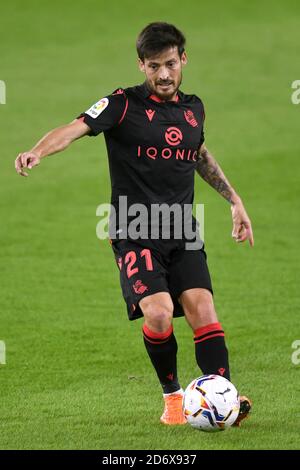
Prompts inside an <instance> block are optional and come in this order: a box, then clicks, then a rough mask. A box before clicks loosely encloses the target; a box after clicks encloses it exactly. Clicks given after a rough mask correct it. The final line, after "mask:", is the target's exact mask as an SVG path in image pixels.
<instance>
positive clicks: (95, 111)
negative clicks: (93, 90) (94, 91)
mask: <svg viewBox="0 0 300 470" xmlns="http://www.w3.org/2000/svg"><path fill="white" fill-rule="evenodd" d="M108 103H109V99H108V98H102V99H101V100H99V101H97V103H95V104H93V106H92V107H91V108H90V109H88V110H87V111H86V112H85V114H88V115H89V116H91V117H92V118H93V119H96V118H97V117H98V116H100V114H101V113H102V112H103V111H104V110H105V108H107V106H108Z"/></svg>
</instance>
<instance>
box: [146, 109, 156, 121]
mask: <svg viewBox="0 0 300 470" xmlns="http://www.w3.org/2000/svg"><path fill="white" fill-rule="evenodd" d="M145 111H146V114H147V116H148V119H149V121H150V122H151V121H152V119H153V116H154V114H155V111H154V109H145Z"/></svg>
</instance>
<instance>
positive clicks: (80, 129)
mask: <svg viewBox="0 0 300 470" xmlns="http://www.w3.org/2000/svg"><path fill="white" fill-rule="evenodd" d="M90 131H91V128H90V127H89V126H88V125H87V124H86V123H85V122H83V120H82V119H75V120H74V121H72V122H71V123H70V124H67V125H65V126H61V127H57V128H56V129H53V130H52V131H50V132H48V133H47V134H46V135H45V136H44V137H42V139H41V140H40V141H39V142H38V143H37V144H36V145H35V146H34V147H33V148H32V149H31V150H29V151H27V152H23V153H19V155H18V156H17V158H16V160H15V168H16V171H17V173H19V175H21V176H28V173H27V172H26V171H24V170H25V169H26V168H29V169H31V168H33V167H34V166H37V165H39V163H40V161H41V159H42V158H44V157H47V156H48V155H52V154H54V153H57V152H61V151H62V150H64V149H66V148H67V147H68V146H69V145H70V144H71V143H72V142H74V140H77V139H80V137H83V136H84V135H87V134H89V133H90Z"/></svg>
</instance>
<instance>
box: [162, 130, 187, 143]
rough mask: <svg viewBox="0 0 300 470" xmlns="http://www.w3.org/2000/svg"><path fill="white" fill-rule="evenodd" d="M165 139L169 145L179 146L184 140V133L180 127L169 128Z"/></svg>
mask: <svg viewBox="0 0 300 470" xmlns="http://www.w3.org/2000/svg"><path fill="white" fill-rule="evenodd" d="M165 139H166V141H167V143H168V144H169V145H172V146H175V145H179V144H180V143H181V141H182V139H183V136H182V132H181V130H180V129H178V127H169V128H168V129H167V130H166V132H165Z"/></svg>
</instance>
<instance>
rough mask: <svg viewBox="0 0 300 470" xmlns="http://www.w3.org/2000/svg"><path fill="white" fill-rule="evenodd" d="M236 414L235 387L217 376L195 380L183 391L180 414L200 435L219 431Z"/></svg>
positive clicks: (238, 406) (236, 399)
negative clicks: (181, 412)
mask: <svg viewBox="0 0 300 470" xmlns="http://www.w3.org/2000/svg"><path fill="white" fill-rule="evenodd" d="M239 410H240V398H239V394H238V392H237V390H236V388H235V386H234V385H233V384H232V383H231V382H229V380H227V379H225V378H224V377H221V376H220V375H203V376H202V377H198V378H197V379H195V380H193V381H192V382H191V383H190V384H189V385H188V387H187V388H186V390H185V393H184V399H183V413H184V415H185V417H186V419H187V422H188V423H189V424H190V425H191V426H193V427H194V428H197V429H200V430H201V431H208V432H212V431H223V430H224V429H226V428H228V427H229V426H231V425H232V424H233V423H234V422H235V420H236V418H237V416H238V414H239Z"/></svg>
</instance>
